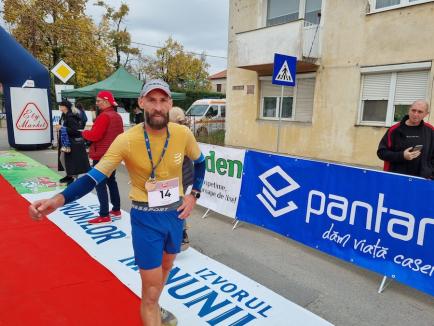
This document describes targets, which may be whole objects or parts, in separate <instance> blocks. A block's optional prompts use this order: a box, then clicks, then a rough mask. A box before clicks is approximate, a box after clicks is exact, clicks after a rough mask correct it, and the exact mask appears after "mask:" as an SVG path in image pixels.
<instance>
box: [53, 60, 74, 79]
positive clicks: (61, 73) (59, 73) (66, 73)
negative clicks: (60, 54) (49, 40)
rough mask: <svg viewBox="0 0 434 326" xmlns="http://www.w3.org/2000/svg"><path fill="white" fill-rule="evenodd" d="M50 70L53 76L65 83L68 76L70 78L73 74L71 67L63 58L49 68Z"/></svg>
mask: <svg viewBox="0 0 434 326" xmlns="http://www.w3.org/2000/svg"><path fill="white" fill-rule="evenodd" d="M51 72H52V73H53V74H54V76H56V77H57V78H59V79H60V80H61V81H62V82H64V83H66V82H67V81H68V80H69V78H71V77H72V76H73V75H74V74H75V71H74V70H72V68H71V67H70V66H68V65H67V64H66V63H65V61H63V60H60V61H59V62H58V63H57V65H55V66H54V68H53V69H51Z"/></svg>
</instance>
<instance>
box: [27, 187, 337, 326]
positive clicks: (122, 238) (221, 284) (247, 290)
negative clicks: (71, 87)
mask: <svg viewBox="0 0 434 326" xmlns="http://www.w3.org/2000/svg"><path fill="white" fill-rule="evenodd" d="M53 194H54V192H53V193H47V192H46V193H41V194H25V195H23V196H24V197H25V198H26V199H27V200H29V201H31V202H33V201H35V200H37V199H42V198H49V197H50V196H52V195H53ZM98 209H99V207H98V199H97V198H96V196H95V195H94V194H88V195H87V196H85V197H83V198H81V199H79V200H78V201H76V202H72V203H70V204H67V205H65V206H64V207H62V208H61V209H58V210H57V211H56V212H54V213H52V214H50V215H49V216H48V218H49V219H50V220H51V221H52V222H53V223H54V224H56V225H57V226H58V227H59V228H60V229H61V230H62V231H63V232H65V233H66V234H67V235H68V236H69V237H71V238H72V239H73V240H74V241H76V242H77V243H78V244H79V245H80V246H81V247H82V248H83V249H84V250H85V251H86V252H88V253H89V255H90V256H92V257H93V258H94V259H95V260H97V261H98V262H99V263H101V264H102V265H104V266H105V267H106V268H107V269H109V270H110V271H111V272H112V273H113V274H114V275H115V276H116V277H117V278H118V279H119V280H120V281H121V282H122V283H123V284H125V285H126V286H127V287H129V288H130V289H131V290H132V291H133V292H134V293H135V294H136V295H137V296H140V293H141V282H140V276H139V273H138V268H137V266H136V265H135V261H134V255H133V248H132V244H131V226H130V217H129V214H128V213H126V212H124V211H123V212H122V218H121V219H119V220H116V221H114V222H113V223H112V224H105V225H91V224H88V220H89V219H91V218H93V217H95V216H97V215H98ZM160 303H161V306H162V307H165V308H167V309H169V310H170V311H171V312H173V313H174V314H175V315H176V316H177V318H178V325H179V326H194V325H207V326H209V325H218V326H229V325H232V326H235V325H237V326H242V325H252V326H253V325H264V326H269V325H303V326H317V325H318V326H319V325H331V324H330V323H329V322H327V321H325V320H323V319H322V318H320V317H318V316H316V315H315V314H313V313H311V312H309V311H308V310H306V309H304V308H302V307H300V306H298V305H296V304H294V303H292V302H291V301H289V300H287V299H285V298H283V297H282V296H280V295H278V294H276V293H274V292H272V291H271V290H269V289H267V288H266V287H264V286H262V285H260V284H259V283H257V282H255V281H253V280H251V279H249V278H247V277H245V276H244V275H242V274H240V273H238V272H237V271H235V270H233V269H231V268H229V267H227V266H225V265H223V264H220V263H219V262H217V261H215V260H213V259H211V258H209V257H207V256H205V255H203V254H201V253H199V252H198V251H196V250H194V249H192V248H189V249H188V250H186V251H185V252H182V253H181V254H179V255H178V257H177V258H176V261H175V265H174V267H173V269H172V270H171V272H170V275H169V277H168V280H167V284H166V286H165V288H164V291H163V293H162V296H161V299H160ZM137 309H138V310H139V307H137Z"/></svg>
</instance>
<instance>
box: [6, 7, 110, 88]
mask: <svg viewBox="0 0 434 326" xmlns="http://www.w3.org/2000/svg"><path fill="white" fill-rule="evenodd" d="M86 2H87V0H68V1H64V0H3V4H4V6H3V19H4V21H5V22H6V23H7V24H8V25H9V27H10V30H11V32H12V35H13V36H14V37H15V38H16V39H17V40H18V42H20V43H21V44H22V45H23V46H24V47H25V48H26V49H27V50H29V51H30V52H31V53H32V54H33V55H34V56H35V57H36V58H37V59H38V60H39V61H41V62H42V64H44V65H45V66H46V67H47V68H48V69H51V68H52V67H53V66H54V65H55V64H56V63H57V62H58V61H59V60H60V59H63V60H64V61H65V62H66V63H67V64H68V65H70V66H71V68H72V69H74V70H75V72H76V75H75V84H76V85H77V86H83V85H86V84H89V83H94V82H96V81H98V80H101V79H103V78H105V77H106V76H107V74H108V73H109V64H108V57H109V55H110V50H109V49H108V48H107V47H106V46H105V45H104V43H103V42H98V39H97V29H96V26H95V24H94V23H93V21H92V19H91V18H89V17H87V16H86V14H85V9H86Z"/></svg>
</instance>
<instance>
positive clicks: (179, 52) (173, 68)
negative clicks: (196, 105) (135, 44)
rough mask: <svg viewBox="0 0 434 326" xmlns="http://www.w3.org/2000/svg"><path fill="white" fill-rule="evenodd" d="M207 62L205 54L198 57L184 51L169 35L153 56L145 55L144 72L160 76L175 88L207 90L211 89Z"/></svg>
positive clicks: (148, 74)
mask: <svg viewBox="0 0 434 326" xmlns="http://www.w3.org/2000/svg"><path fill="white" fill-rule="evenodd" d="M208 68H209V64H208V63H207V62H206V59H205V54H204V53H203V54H202V55H201V56H200V57H199V58H198V57H197V56H196V55H193V54H191V53H187V52H185V51H184V47H183V46H182V45H181V44H180V43H178V42H177V41H175V40H173V39H172V38H171V37H169V38H168V39H167V41H166V43H165V45H164V47H162V48H161V49H158V50H157V51H156V54H155V58H154V57H147V58H146V64H145V65H144V73H145V74H146V75H147V76H148V77H151V78H162V79H163V80H165V81H166V82H167V83H169V84H170V85H171V87H174V88H175V89H185V90H194V91H207V90H210V89H211V83H210V81H209V80H208V77H209V73H208Z"/></svg>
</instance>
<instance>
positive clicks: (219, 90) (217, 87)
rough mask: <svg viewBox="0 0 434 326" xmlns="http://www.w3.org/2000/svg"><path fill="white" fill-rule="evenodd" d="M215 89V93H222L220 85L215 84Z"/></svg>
mask: <svg viewBox="0 0 434 326" xmlns="http://www.w3.org/2000/svg"><path fill="white" fill-rule="evenodd" d="M216 89H217V92H219V93H220V92H221V91H222V84H216Z"/></svg>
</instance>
